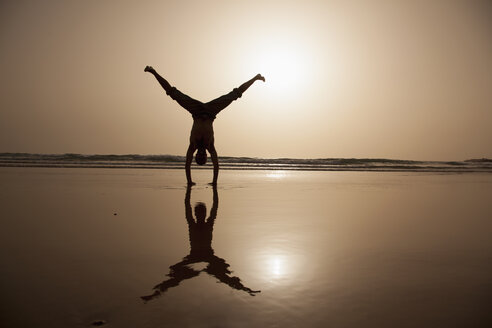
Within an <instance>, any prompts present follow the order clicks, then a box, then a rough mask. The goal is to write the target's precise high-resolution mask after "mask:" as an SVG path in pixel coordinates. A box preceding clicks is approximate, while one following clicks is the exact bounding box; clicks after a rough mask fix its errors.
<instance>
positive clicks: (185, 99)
mask: <svg viewBox="0 0 492 328" xmlns="http://www.w3.org/2000/svg"><path fill="white" fill-rule="evenodd" d="M167 94H168V95H169V96H170V97H171V98H172V99H174V100H176V101H177V102H178V104H180V105H181V107H183V108H184V109H186V110H187V111H188V112H190V114H191V115H193V117H198V116H202V115H207V116H209V117H210V118H212V119H215V116H216V115H217V114H218V113H219V112H220V111H221V110H223V109H224V108H226V107H227V106H229V105H230V104H231V103H232V102H233V101H234V100H236V99H238V98H241V96H242V94H241V92H240V91H239V89H237V88H235V89H233V90H232V91H231V92H229V93H228V94H225V95H223V96H221V97H219V98H217V99H214V100H212V101H209V102H207V103H202V102H201V101H198V100H196V99H193V98H191V97H190V96H188V95H185V94H184V93H182V92H181V91H179V90H178V89H176V88H175V87H172V88H171V90H169V92H167Z"/></svg>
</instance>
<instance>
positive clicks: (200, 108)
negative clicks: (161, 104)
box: [144, 66, 265, 185]
mask: <svg viewBox="0 0 492 328" xmlns="http://www.w3.org/2000/svg"><path fill="white" fill-rule="evenodd" d="M144 71H145V72H149V73H151V74H153V75H154V76H155V78H156V79H157V81H158V82H159V84H160V85H161V86H162V87H163V88H164V90H166V93H167V95H169V96H170V97H171V98H172V99H174V100H176V101H177V102H178V104H180V105H181V107H183V108H184V109H186V110H187V111H188V112H190V114H191V115H192V116H193V127H192V128H191V135H190V145H189V147H188V151H187V152H186V165H185V170H186V180H187V181H188V184H190V185H192V184H194V182H193V181H192V180H191V170H190V168H191V161H192V160H193V154H194V153H195V151H196V150H198V152H197V154H196V156H195V161H196V163H197V164H198V165H204V164H205V163H206V162H207V152H206V151H207V150H208V152H209V153H210V156H211V157H212V163H213V165H214V177H213V181H212V184H213V185H215V184H217V178H218V176H219V160H218V158H217V152H216V151H215V146H214V128H213V122H214V120H215V117H216V116H217V114H218V113H219V112H220V111H221V110H223V109H224V108H226V107H227V106H229V104H230V103H231V102H233V101H234V100H236V99H237V98H240V97H241V96H242V94H243V92H244V91H246V90H247V89H248V88H249V87H250V86H251V85H252V84H253V83H254V82H255V81H257V80H262V81H263V82H265V78H264V77H263V76H261V75H260V74H258V75H256V76H255V77H254V78H252V79H251V80H249V81H247V82H245V83H243V84H242V85H241V86H239V87H238V88H234V89H233V90H232V91H231V92H229V93H228V94H226V95H223V96H221V97H219V98H217V99H214V100H212V101H209V102H208V103H202V102H201V101H198V100H195V99H193V98H191V97H189V96H187V95H185V94H184V93H182V92H181V91H179V90H178V89H176V88H175V87H172V86H171V85H170V84H169V82H167V81H166V80H165V79H164V78H163V77H162V76H160V75H159V74H158V73H157V72H156V71H155V70H154V69H153V68H152V66H147V67H145V69H144Z"/></svg>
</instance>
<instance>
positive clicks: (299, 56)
mask: <svg viewBox="0 0 492 328" xmlns="http://www.w3.org/2000/svg"><path fill="white" fill-rule="evenodd" d="M249 62H250V63H251V68H250V69H252V70H255V71H258V73H261V74H263V75H264V76H265V78H266V82H267V83H266V84H265V88H266V89H268V90H269V92H271V93H272V95H275V96H282V98H285V97H287V98H296V97H302V94H303V91H304V90H303V89H304V86H306V85H309V80H310V77H311V75H312V69H313V65H312V61H311V60H310V56H309V52H308V51H307V49H306V47H304V46H303V45H302V43H298V44H296V42H295V41H293V40H290V41H288V42H287V41H285V42H281V41H280V40H270V41H269V42H264V43H263V44H262V45H261V46H260V48H259V49H258V51H255V52H254V53H253V54H252V55H251V57H250V60H249Z"/></svg>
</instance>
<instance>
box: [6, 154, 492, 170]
mask: <svg viewBox="0 0 492 328" xmlns="http://www.w3.org/2000/svg"><path fill="white" fill-rule="evenodd" d="M184 162H185V157H184V156H174V155H136V154H129V155H83V154H28V153H0V167H59V168H69V167H72V168H139V169H142V168H145V169H182V168H183V166H184ZM219 163H220V168H221V169H223V170H296V171H383V172H384V171H396V172H399V171H401V172H450V173H453V172H458V173H459V172H492V159H486V158H482V159H469V160H464V161H414V160H399V159H385V158H317V159H301V158H275V159H266V158H253V157H228V156H224V157H219ZM192 165H193V167H194V168H196V169H209V168H210V167H211V166H212V164H211V161H210V159H209V160H208V162H207V164H206V165H204V166H198V165H196V164H192Z"/></svg>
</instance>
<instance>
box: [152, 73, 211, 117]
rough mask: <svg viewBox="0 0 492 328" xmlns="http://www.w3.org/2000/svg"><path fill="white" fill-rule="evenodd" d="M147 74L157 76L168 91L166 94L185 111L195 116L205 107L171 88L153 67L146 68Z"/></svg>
mask: <svg viewBox="0 0 492 328" xmlns="http://www.w3.org/2000/svg"><path fill="white" fill-rule="evenodd" d="M144 71H145V72H149V73H151V74H152V75H154V76H155V78H156V79H157V81H158V82H159V84H160V85H161V86H162V88H163V89H164V90H165V91H166V93H167V94H168V95H169V96H170V97H171V98H172V99H173V100H176V101H177V102H178V104H180V105H181V107H183V108H184V109H186V110H187V111H188V112H190V113H191V115H195V114H197V113H199V111H200V109H201V108H202V107H203V103H202V102H200V101H198V100H196V99H193V98H191V97H190V96H188V95H185V94H184V93H182V92H181V91H179V90H178V89H176V88H175V87H173V86H171V85H170V84H169V82H167V81H166V79H165V78H163V77H162V76H160V75H159V73H157V72H156V70H155V69H154V68H153V67H152V66H146V67H145V69H144Z"/></svg>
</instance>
